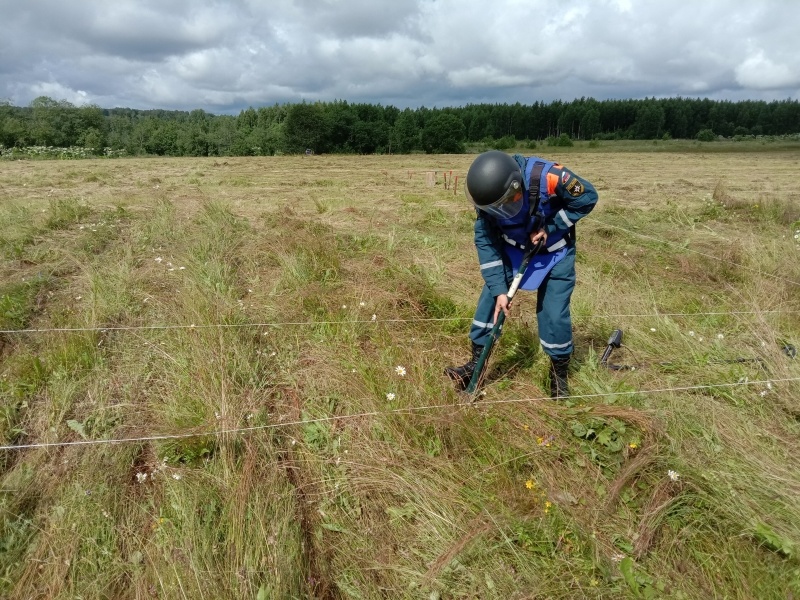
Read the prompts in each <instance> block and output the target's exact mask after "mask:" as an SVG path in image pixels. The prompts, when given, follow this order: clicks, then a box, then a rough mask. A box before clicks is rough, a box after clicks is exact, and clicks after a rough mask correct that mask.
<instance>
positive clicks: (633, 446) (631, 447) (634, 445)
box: [628, 442, 639, 450]
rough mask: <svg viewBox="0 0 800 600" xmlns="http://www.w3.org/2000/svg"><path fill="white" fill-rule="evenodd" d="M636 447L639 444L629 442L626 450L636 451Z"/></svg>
mask: <svg viewBox="0 0 800 600" xmlns="http://www.w3.org/2000/svg"><path fill="white" fill-rule="evenodd" d="M638 447H639V444H637V443H636V442H631V443H630V444H628V448H630V449H631V450H636V449H637V448H638Z"/></svg>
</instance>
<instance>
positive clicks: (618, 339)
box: [600, 329, 622, 367]
mask: <svg viewBox="0 0 800 600" xmlns="http://www.w3.org/2000/svg"><path fill="white" fill-rule="evenodd" d="M620 346H622V329H615V330H614V331H612V332H611V337H610V338H608V345H607V346H606V349H605V351H604V352H603V356H601V357H600V364H601V365H603V366H604V367H607V366H608V359H609V358H610V357H611V353H612V352H613V351H614V349H615V348H619V347H620Z"/></svg>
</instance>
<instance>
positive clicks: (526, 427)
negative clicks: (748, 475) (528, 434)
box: [522, 425, 531, 431]
mask: <svg viewBox="0 0 800 600" xmlns="http://www.w3.org/2000/svg"><path fill="white" fill-rule="evenodd" d="M522 428H523V429H524V430H525V431H528V430H529V429H530V428H531V427H530V425H523V426H522Z"/></svg>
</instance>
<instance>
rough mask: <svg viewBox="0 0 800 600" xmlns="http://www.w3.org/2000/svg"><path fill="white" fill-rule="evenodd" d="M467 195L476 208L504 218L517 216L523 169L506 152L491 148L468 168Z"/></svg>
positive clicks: (520, 198)
mask: <svg viewBox="0 0 800 600" xmlns="http://www.w3.org/2000/svg"><path fill="white" fill-rule="evenodd" d="M465 187H466V193H467V198H469V200H470V201H471V202H472V204H474V205H475V207H476V208H479V209H480V210H482V211H484V212H486V213H488V214H490V215H492V216H493V217H497V218H500V219H510V218H512V217H515V216H517V214H518V213H519V211H520V209H521V208H522V202H521V200H522V192H523V189H524V186H523V185H522V172H521V171H520V168H519V165H518V164H517V161H516V160H514V159H513V158H512V157H511V156H509V155H508V154H506V153H505V152H500V150H490V151H489V152H484V153H483V154H480V155H479V156H478V158H476V159H475V160H474V161H473V162H472V165H471V166H470V168H469V171H467V185H466V186H465Z"/></svg>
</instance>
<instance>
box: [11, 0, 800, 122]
mask: <svg viewBox="0 0 800 600" xmlns="http://www.w3.org/2000/svg"><path fill="white" fill-rule="evenodd" d="M0 14H3V17H4V18H3V21H2V22H0V98H2V97H8V98H10V99H11V100H12V101H13V102H14V103H16V104H27V103H28V102H30V100H31V99H32V98H33V97H35V95H38V94H39V93H45V92H47V91H49V93H52V94H54V95H57V94H62V96H58V97H59V98H60V97H63V98H65V99H68V100H70V101H73V99H74V101H76V102H79V101H82V99H85V101H87V102H95V103H97V104H100V105H101V106H112V105H113V106H132V107H139V108H150V107H163V108H181V109H190V108H205V109H206V110H212V111H222V110H238V108H242V107H246V106H247V105H263V104H272V103H274V102H287V101H289V102H294V101H299V100H300V99H306V100H316V99H320V100H333V99H346V100H348V101H354V102H380V103H382V104H395V105H397V106H400V107H404V106H412V107H413V106H420V105H426V106H433V105H437V106H446V105H462V104H466V103H469V102H484V101H485V102H517V101H519V102H526V103H528V102H533V101H536V100H545V101H549V100H553V99H557V98H560V99H564V100H571V99H573V98H576V97H581V96H594V97H597V98H609V97H619V98H631V97H643V96H670V95H672V96H675V95H684V96H691V95H698V96H709V97H715V98H730V99H737V98H748V97H750V98H765V99H773V98H783V97H785V96H786V95H787V94H789V93H792V92H793V93H795V94H796V93H797V89H798V88H800V66H798V61H797V59H796V57H797V56H800V41H798V36H797V35H796V33H795V31H794V27H795V24H796V23H797V22H798V21H800V3H795V2H788V1H786V0H763V1H762V2H759V3H741V2H739V1H738V0H704V1H703V2H700V3H689V2H688V1H687V2H671V3H666V2H663V3H662V2H654V1H651V0H562V1H560V2H555V1H554V0H528V1H527V2H524V3H519V2H516V1H513V0H498V1H497V2H493V3H486V2H485V1H484V0H459V1H456V0H396V1H394V2H391V1H386V2H377V1H375V0H350V1H346V0H284V1H278V0H276V1H274V2H270V3H266V2H262V1H260V0H236V1H233V0H232V1H229V2H222V1H212V0H174V1H171V2H164V1H163V0H161V1H159V2H157V1H155V0H140V1H138V2H133V0H116V1H115V2H114V3H108V2H105V1H101V0H82V1H81V2H63V0H60V1H56V0H39V1H37V2H18V1H12V0H0Z"/></svg>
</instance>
